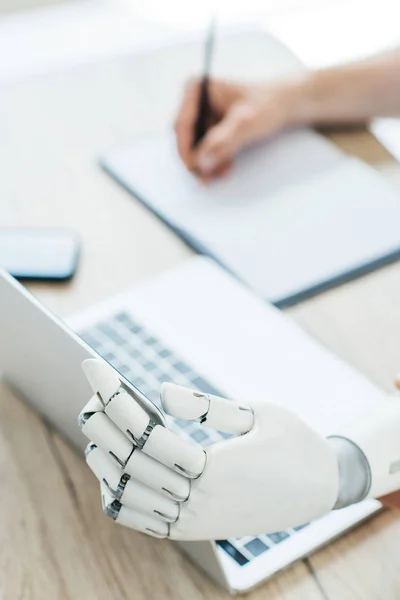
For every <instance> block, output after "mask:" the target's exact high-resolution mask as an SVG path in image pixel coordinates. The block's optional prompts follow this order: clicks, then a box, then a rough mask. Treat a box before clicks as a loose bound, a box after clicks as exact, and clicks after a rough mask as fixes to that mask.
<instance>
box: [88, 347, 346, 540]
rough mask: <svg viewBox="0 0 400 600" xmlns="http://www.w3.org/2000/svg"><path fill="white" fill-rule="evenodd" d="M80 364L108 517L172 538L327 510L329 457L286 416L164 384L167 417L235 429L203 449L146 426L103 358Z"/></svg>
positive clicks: (285, 522) (284, 524)
mask: <svg viewBox="0 0 400 600" xmlns="http://www.w3.org/2000/svg"><path fill="white" fill-rule="evenodd" d="M83 368H84V371H85V373H86V375H87V377H88V379H89V381H90V383H91V386H92V389H93V392H94V393H95V396H93V398H92V399H91V400H90V401H89V403H88V404H87V405H86V406H85V408H84V409H83V411H82V413H81V416H80V425H81V428H82V431H83V433H84V434H85V435H86V436H87V437H89V439H90V440H92V443H91V444H89V446H88V449H87V454H86V460H87V463H88V465H89V467H90V468H91V469H92V471H93V472H94V473H95V475H96V477H97V478H98V479H99V480H100V482H101V494H102V499H103V509H104V512H105V513H106V514H107V515H108V516H109V517H111V518H112V519H114V520H115V521H116V522H117V523H119V524H121V525H125V526H127V527H130V528H133V529H137V530H139V531H142V532H144V533H148V534H150V535H153V536H156V537H168V538H170V539H175V540H211V539H226V538H229V537H240V536H243V535H257V534H259V533H271V532H274V531H281V530H283V529H286V528H288V527H296V526H298V525H302V524H304V523H306V522H308V521H309V520H311V519H314V518H317V517H319V516H321V515H323V514H325V513H326V512H328V511H329V510H330V509H332V508H333V506H334V504H335V502H336V499H337V495H338V465H337V460H336V455H335V453H334V451H333V449H332V448H331V446H330V445H329V443H328V442H327V441H326V440H324V439H323V438H322V437H321V436H319V435H318V434H317V433H316V432H314V431H313V430H312V429H311V428H310V427H309V426H308V425H306V424H305V423H303V422H302V421H301V419H299V418H298V417H297V416H296V415H295V414H294V413H292V412H290V411H288V410H286V409H284V408H281V407H279V406H276V405H274V404H270V403H267V402H260V403H254V404H252V407H251V408H250V407H249V406H243V405H240V404H239V403H237V402H235V401H228V400H225V399H222V398H218V397H216V396H211V395H207V394H202V393H200V392H194V391H193V390H189V389H187V388H182V387H180V386H176V385H173V384H164V386H163V389H162V403H163V406H164V409H165V411H166V412H167V413H168V414H170V415H172V416H173V417H176V418H179V419H185V420H188V421H193V420H196V421H200V422H201V423H202V425H203V426H208V427H212V428H214V429H218V430H221V431H225V432H226V433H231V434H234V435H236V436H237V437H233V438H229V439H226V440H224V441H221V442H218V443H216V444H214V445H212V446H209V447H207V448H206V449H205V450H203V448H201V447H200V446H199V445H197V444H195V443H193V442H191V441H188V440H186V439H184V438H182V437H181V436H180V435H178V434H175V433H173V432H172V431H170V430H169V429H167V428H165V427H163V426H161V425H155V424H152V423H151V421H150V419H149V417H148V415H147V413H146V412H145V411H144V410H143V409H142V408H141V407H140V406H139V405H138V404H137V403H136V402H135V400H134V399H133V398H132V397H131V396H130V395H129V394H128V393H126V392H125V391H124V390H122V388H121V387H120V381H119V379H118V376H117V374H116V372H115V371H114V370H113V369H112V368H111V367H110V366H109V365H107V364H106V363H104V362H103V361H98V360H94V359H89V360H87V361H85V362H84V364H83ZM93 442H94V443H93ZM293 498H295V499H296V501H295V502H293Z"/></svg>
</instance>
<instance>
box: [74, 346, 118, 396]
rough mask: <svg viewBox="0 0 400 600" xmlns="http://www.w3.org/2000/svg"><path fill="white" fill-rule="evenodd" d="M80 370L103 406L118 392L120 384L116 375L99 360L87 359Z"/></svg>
mask: <svg viewBox="0 0 400 600" xmlns="http://www.w3.org/2000/svg"><path fill="white" fill-rule="evenodd" d="M82 370H83V372H84V373H85V375H86V378H87V380H88V381H89V383H90V386H91V388H92V390H93V392H94V393H95V394H97V395H98V396H99V398H100V400H101V402H102V404H103V405H104V406H106V404H107V403H108V402H109V400H110V398H111V397H112V396H113V395H114V394H116V393H117V392H118V390H119V389H120V387H121V382H120V379H119V377H118V373H117V372H116V371H115V370H114V369H113V368H112V366H111V365H109V364H108V363H106V362H105V361H104V360H101V359H99V358H88V359H86V360H84V361H83V363H82Z"/></svg>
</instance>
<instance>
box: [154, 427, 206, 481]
mask: <svg viewBox="0 0 400 600" xmlns="http://www.w3.org/2000/svg"><path fill="white" fill-rule="evenodd" d="M142 451H143V452H144V453H145V454H147V455H148V456H151V457H152V458H154V459H156V460H158V461H159V462H160V463H162V464H164V465H165V466H167V467H169V468H170V469H173V470H174V471H176V472H177V473H180V474H181V475H184V476H185V477H188V478H189V479H195V478H196V477H199V476H200V475H201V474H202V472H203V471H204V467H205V465H206V459H207V455H206V453H205V452H204V450H203V449H202V448H201V446H199V445H197V444H195V443H194V442H191V441H189V440H186V439H184V438H183V437H180V436H179V435H178V434H176V433H174V432H173V431H171V430H170V429H167V428H166V427H162V426H161V425H156V426H155V427H154V428H153V429H152V431H151V433H150V435H149V437H148V439H147V441H146V443H145V444H144V446H143V448H142Z"/></svg>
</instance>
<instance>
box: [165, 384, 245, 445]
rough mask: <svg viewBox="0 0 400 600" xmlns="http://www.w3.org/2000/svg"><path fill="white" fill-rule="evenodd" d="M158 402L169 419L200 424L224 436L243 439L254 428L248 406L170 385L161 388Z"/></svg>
mask: <svg viewBox="0 0 400 600" xmlns="http://www.w3.org/2000/svg"><path fill="white" fill-rule="evenodd" d="M161 401H162V404H163V407H164V409H165V411H166V412H167V413H168V414H169V415H171V416H173V417H176V418H178V419H185V420H188V421H193V420H195V421H199V422H200V423H201V424H203V425H205V426H206V427H212V428H213V429H218V430H219V431H224V432H225V433H232V434H235V435H243V434H244V433H247V432H248V431H250V430H251V429H252V427H253V424H254V413H253V410H252V408H250V407H249V406H243V405H241V404H239V403H238V402H236V401H234V400H226V399H225V398H220V397H219V396H213V395H212V394H203V393H202V392H196V391H195V390H191V389H189V388H185V387H181V386H179V385H175V384H173V383H164V384H163V385H162V388H161Z"/></svg>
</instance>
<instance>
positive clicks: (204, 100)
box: [192, 19, 215, 148]
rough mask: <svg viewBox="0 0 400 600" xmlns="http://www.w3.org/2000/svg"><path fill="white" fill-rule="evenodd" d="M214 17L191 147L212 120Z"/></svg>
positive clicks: (206, 50) (199, 140) (205, 51)
mask: <svg viewBox="0 0 400 600" xmlns="http://www.w3.org/2000/svg"><path fill="white" fill-rule="evenodd" d="M214 38H215V19H212V21H211V23H210V26H209V30H208V33H207V39H206V43H205V50H204V71H203V77H202V79H201V83H200V94H199V105H198V112H197V117H196V121H195V124H194V132H193V142H192V148H196V147H197V146H198V145H199V143H200V142H201V140H202V139H203V137H204V136H205V134H206V132H207V129H208V127H209V124H210V122H211V120H212V116H213V111H212V107H211V102H210V90H209V87H210V85H209V84H210V71H211V62H212V56H213V51H214Z"/></svg>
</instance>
